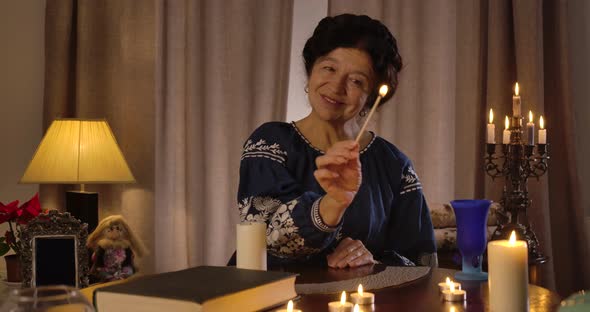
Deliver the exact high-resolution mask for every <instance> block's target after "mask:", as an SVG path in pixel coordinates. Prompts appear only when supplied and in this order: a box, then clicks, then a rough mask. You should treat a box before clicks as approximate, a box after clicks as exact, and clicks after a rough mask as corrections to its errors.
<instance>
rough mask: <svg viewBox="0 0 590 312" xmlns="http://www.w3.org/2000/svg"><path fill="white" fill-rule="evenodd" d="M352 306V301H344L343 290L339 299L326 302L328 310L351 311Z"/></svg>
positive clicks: (336, 311) (337, 311) (335, 311)
mask: <svg viewBox="0 0 590 312" xmlns="http://www.w3.org/2000/svg"><path fill="white" fill-rule="evenodd" d="M352 308H353V305H352V303H350V302H348V301H346V292H345V291H343V292H342V295H340V301H332V302H328V310H329V311H330V312H352Z"/></svg>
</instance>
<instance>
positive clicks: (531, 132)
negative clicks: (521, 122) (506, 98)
mask: <svg viewBox="0 0 590 312" xmlns="http://www.w3.org/2000/svg"><path fill="white" fill-rule="evenodd" d="M526 132H527V140H528V144H529V145H535V123H534V122H533V112H531V111H529V122H527V124H526Z"/></svg>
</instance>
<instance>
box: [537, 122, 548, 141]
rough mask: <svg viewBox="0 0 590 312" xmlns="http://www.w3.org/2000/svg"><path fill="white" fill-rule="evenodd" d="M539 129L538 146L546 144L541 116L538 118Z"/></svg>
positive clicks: (545, 133)
mask: <svg viewBox="0 0 590 312" xmlns="http://www.w3.org/2000/svg"><path fill="white" fill-rule="evenodd" d="M539 128H540V129H539V144H547V129H545V122H544V121H543V116H541V117H540V118H539Z"/></svg>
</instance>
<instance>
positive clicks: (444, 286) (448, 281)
mask: <svg viewBox="0 0 590 312" xmlns="http://www.w3.org/2000/svg"><path fill="white" fill-rule="evenodd" d="M451 285H453V286H454V287H455V289H461V283H455V282H453V281H451V279H450V278H449V277H447V279H446V281H445V282H442V283H438V288H439V289H440V292H441V293H442V292H443V290H449V289H451Z"/></svg>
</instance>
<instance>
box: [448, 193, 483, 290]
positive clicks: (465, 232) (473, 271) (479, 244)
mask: <svg viewBox="0 0 590 312" xmlns="http://www.w3.org/2000/svg"><path fill="white" fill-rule="evenodd" d="M491 203H492V201H490V200H487V199H463V200H453V201H451V206H452V207H453V211H454V212H455V219H456V220H457V246H458V247H459V251H460V252H461V256H462V260H463V264H462V270H461V272H457V273H456V274H455V278H456V279H459V280H471V281H474V280H477V281H485V280H487V279H488V273H486V272H482V271H481V262H482V255H483V252H484V251H485V249H486V242H487V222H488V212H489V210H490V205H491Z"/></svg>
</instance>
